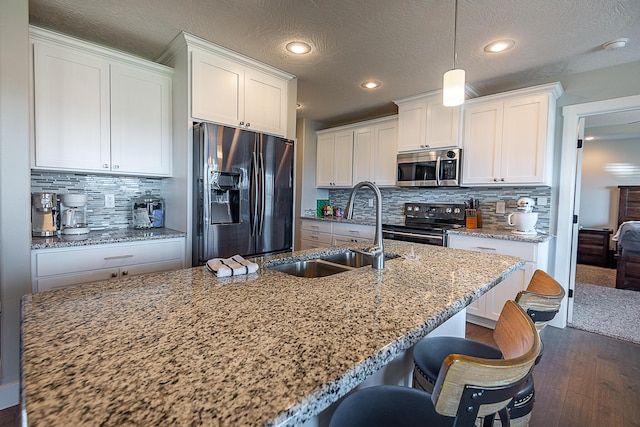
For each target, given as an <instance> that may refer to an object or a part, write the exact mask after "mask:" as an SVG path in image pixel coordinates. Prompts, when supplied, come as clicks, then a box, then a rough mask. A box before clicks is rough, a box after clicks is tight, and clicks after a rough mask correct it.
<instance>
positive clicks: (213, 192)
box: [205, 170, 241, 224]
mask: <svg viewBox="0 0 640 427" xmlns="http://www.w3.org/2000/svg"><path fill="white" fill-rule="evenodd" d="M240 178H241V174H239V173H234V172H221V171H216V170H212V171H211V172H210V173H209V192H208V195H209V197H210V200H209V206H210V212H209V221H210V223H211V224H237V223H239V222H240ZM205 206H206V200H205Z"/></svg>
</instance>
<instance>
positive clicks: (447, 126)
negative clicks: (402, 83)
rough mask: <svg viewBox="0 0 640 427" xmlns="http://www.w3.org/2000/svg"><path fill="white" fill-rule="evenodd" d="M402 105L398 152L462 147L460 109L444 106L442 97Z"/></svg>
mask: <svg viewBox="0 0 640 427" xmlns="http://www.w3.org/2000/svg"><path fill="white" fill-rule="evenodd" d="M395 103H396V104H397V105H398V152H405V151H416V150H425V149H437V148H445V147H458V146H459V142H458V141H459V129H460V111H461V110H460V107H445V106H444V105H442V94H441V93H439V92H432V93H430V94H424V95H418V96H413V97H411V98H406V99H404V100H399V101H395Z"/></svg>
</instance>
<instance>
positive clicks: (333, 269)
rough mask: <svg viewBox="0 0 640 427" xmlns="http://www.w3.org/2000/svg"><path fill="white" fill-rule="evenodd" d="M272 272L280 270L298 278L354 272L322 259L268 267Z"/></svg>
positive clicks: (349, 268)
mask: <svg viewBox="0 0 640 427" xmlns="http://www.w3.org/2000/svg"><path fill="white" fill-rule="evenodd" d="M267 268H269V269H271V270H278V271H281V272H283V273H287V274H291V275H293V276H298V277H309V278H313V277H325V276H330V275H332V274H336V273H342V272H344V271H349V270H353V268H351V267H346V266H343V265H337V264H333V263H331V262H326V261H323V260H321V259H312V260H308V261H298V262H291V263H288V264H279V265H274V266H272V267H267Z"/></svg>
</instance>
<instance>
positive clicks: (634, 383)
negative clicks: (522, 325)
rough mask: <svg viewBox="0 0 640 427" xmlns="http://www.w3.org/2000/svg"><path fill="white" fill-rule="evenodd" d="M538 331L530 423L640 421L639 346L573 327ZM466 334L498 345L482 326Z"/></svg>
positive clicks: (558, 426) (563, 425)
mask: <svg viewBox="0 0 640 427" xmlns="http://www.w3.org/2000/svg"><path fill="white" fill-rule="evenodd" d="M633 327H637V325H634V326H633ZM540 336H541V337H542V341H543V342H544V354H543V357H542V359H541V360H540V363H539V364H538V365H537V366H536V367H535V369H534V370H533V378H534V382H535V390H536V401H535V404H534V408H533V413H532V416H531V422H530V423H529V426H530V427H601V426H602V427H605V426H606V427H623V426H624V427H633V426H640V345H637V344H633V343H630V342H627V341H621V340H617V339H614V338H609V337H605V336H603V335H597V334H592V333H590V332H585V331H581V330H578V329H573V328H565V329H557V328H553V327H547V328H545V329H543V330H542V332H541V333H540ZM467 337H469V338H472V339H476V340H478V341H483V342H487V343H489V344H493V345H495V343H493V339H492V337H491V330H489V329H486V328H482V327H480V326H475V325H469V324H468V325H467Z"/></svg>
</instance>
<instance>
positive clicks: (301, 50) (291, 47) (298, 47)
mask: <svg viewBox="0 0 640 427" xmlns="http://www.w3.org/2000/svg"><path fill="white" fill-rule="evenodd" d="M286 48H287V50H288V51H289V52H291V53H295V54H296V55H304V54H305V53H309V52H311V46H310V45H309V44H307V43H305V42H291V43H287V46H286Z"/></svg>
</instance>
